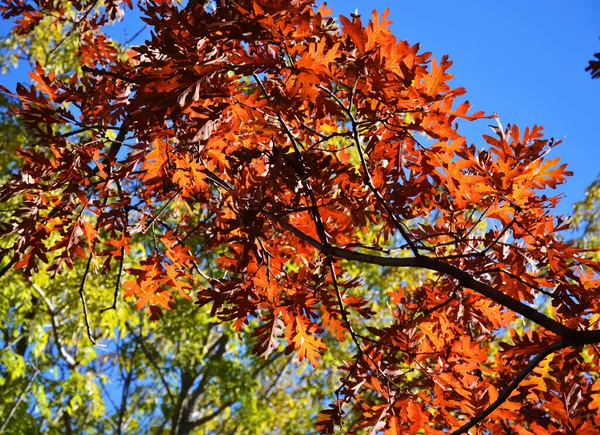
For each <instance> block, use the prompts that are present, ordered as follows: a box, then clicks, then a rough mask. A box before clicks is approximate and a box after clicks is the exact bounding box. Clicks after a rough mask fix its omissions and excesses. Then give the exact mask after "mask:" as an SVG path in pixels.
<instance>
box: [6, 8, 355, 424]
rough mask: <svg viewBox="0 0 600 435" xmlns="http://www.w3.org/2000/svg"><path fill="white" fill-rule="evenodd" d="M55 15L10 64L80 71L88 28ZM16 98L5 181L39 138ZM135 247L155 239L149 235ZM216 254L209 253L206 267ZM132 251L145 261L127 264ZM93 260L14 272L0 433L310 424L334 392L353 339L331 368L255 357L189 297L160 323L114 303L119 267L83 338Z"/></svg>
mask: <svg viewBox="0 0 600 435" xmlns="http://www.w3.org/2000/svg"><path fill="white" fill-rule="evenodd" d="M51 21H52V19H51V17H49V16H46V17H45V18H44V20H43V21H42V22H41V23H40V25H39V26H37V27H35V28H34V30H33V31H32V32H31V33H28V34H25V35H23V34H16V33H12V34H10V35H9V36H8V37H7V38H5V39H2V40H0V46H1V47H3V48H4V49H3V51H2V56H0V65H1V66H2V67H6V69H8V68H9V64H10V63H13V61H15V60H20V61H26V62H27V63H28V64H30V65H34V66H35V64H36V62H39V63H40V64H43V65H44V68H46V69H47V70H50V71H53V72H55V73H56V74H57V76H60V77H68V75H69V71H76V70H77V69H79V70H80V68H81V66H80V65H79V63H78V62H79V56H78V55H77V44H76V42H77V40H78V35H75V34H72V33H69V28H68V27H67V26H57V27H53V26H52V25H51ZM48 29H50V30H51V31H48ZM61 41H62V42H61ZM115 44H116V43H115ZM117 48H118V50H119V52H125V49H124V47H122V46H117ZM11 103H12V104H14V103H15V101H14V100H13V99H11V100H10V101H9V100H8V99H6V98H4V97H3V96H2V100H1V101H0V107H1V108H2V109H0V114H1V115H0V123H1V126H0V131H1V132H2V136H1V137H0V141H1V146H0V168H1V169H0V179H1V180H2V182H5V181H7V178H8V177H9V175H10V173H11V172H14V170H15V168H16V167H18V165H19V160H18V157H17V156H16V155H15V152H14V151H15V146H17V147H20V148H23V147H26V146H27V145H28V144H29V143H31V142H33V141H35V140H36V138H35V136H32V135H29V134H28V130H27V128H24V126H23V125H21V124H20V123H19V122H18V120H17V119H16V118H15V117H13V116H11V114H10V113H9V112H8V111H7V108H8V107H9V105H10V104H11ZM18 205H19V200H18V198H12V199H11V200H10V201H7V202H4V203H3V207H2V210H1V211H0V213H2V218H1V219H0V221H2V222H8V220H9V219H10V216H11V213H12V211H13V210H15V209H16V208H18ZM166 222H167V223H171V222H169V221H168V220H166ZM145 237H146V238H147V239H149V240H152V235H151V234H147V235H146V236H145ZM197 242H198V243H199V242H200V239H197ZM131 249H132V250H133V251H138V252H139V251H141V250H143V249H144V248H143V245H142V244H140V243H138V244H132V245H131ZM213 257H214V255H213V256H212V257H211V256H210V254H209V253H206V254H204V255H203V256H202V258H203V261H204V263H206V267H204V266H203V267H202V268H203V269H204V270H205V272H207V273H210V272H209V269H208V267H209V266H210V264H211V263H212V261H211V259H214V258H213ZM130 260H131V261H137V260H139V258H138V259H137V260H136V259H135V258H134V257H131V258H130V259H128V260H127V262H126V263H125V266H127V265H128V264H129V263H128V262H129V261H130ZM2 265H4V263H3V264H2ZM85 266H86V264H85V261H82V260H80V261H75V263H74V269H73V270H70V271H66V272H65V273H63V274H62V275H61V276H60V279H53V278H52V276H51V274H46V273H42V274H37V275H36V276H35V278H34V279H33V281H32V282H26V281H24V280H23V279H22V277H21V275H22V274H21V273H20V271H19V270H14V271H10V272H7V273H8V275H7V276H6V279H5V280H4V282H3V285H2V287H0V313H1V314H2V320H1V321H0V331H1V334H0V385H1V388H2V394H1V395H0V433H14V434H22V433H45V434H51V433H60V434H63V433H122V434H126V433H130V434H138V433H173V434H187V433H265V432H268V431H270V430H280V431H285V432H286V433H298V434H305V433H308V432H310V430H311V429H312V426H313V425H314V422H315V421H316V415H317V414H318V411H319V409H320V407H321V406H322V403H323V402H324V400H325V398H326V392H327V391H329V390H331V389H332V388H335V385H336V384H335V383H336V379H337V376H339V374H338V372H337V371H336V370H335V365H336V364H335V361H336V360H340V359H343V358H345V357H347V355H346V352H347V346H341V347H340V348H339V349H338V351H337V352H335V353H332V354H331V355H329V356H328V357H327V359H328V361H327V364H329V365H331V366H332V369H331V370H329V371H326V372H314V371H310V370H307V368H306V367H303V366H298V365H296V364H295V363H294V362H293V360H292V359H291V357H290V356H286V355H283V353H282V349H277V350H275V352H274V353H273V354H272V355H271V357H270V358H269V359H267V360H264V359H262V358H260V357H255V356H253V355H251V353H250V348H249V347H248V345H247V344H246V343H245V342H244V341H243V340H242V337H245V338H246V340H250V339H251V338H250V336H249V334H248V332H247V331H243V333H242V334H237V333H235V332H234V331H232V330H231V328H229V327H222V326H219V325H218V323H217V322H216V321H215V320H216V319H214V318H211V316H210V315H209V314H208V313H207V312H206V310H205V309H202V310H199V309H197V307H194V305H193V304H192V303H191V302H189V301H180V303H178V304H177V306H176V307H175V309H174V310H172V311H170V312H169V315H167V316H165V317H164V318H163V319H162V320H161V322H152V321H149V319H148V318H147V316H145V315H143V313H141V312H139V311H138V310H136V308H135V306H134V305H133V304H131V303H128V302H127V303H125V304H119V306H118V310H108V311H107V310H105V308H106V307H109V306H112V304H113V303H115V302H114V301H113V290H114V286H115V282H118V280H119V278H118V275H119V273H118V271H114V272H113V273H111V274H105V275H97V276H90V277H89V279H88V280H87V282H86V288H87V289H88V295H87V300H86V305H87V308H88V309H89V314H90V319H91V321H92V322H94V325H98V326H100V328H99V329H96V331H100V333H99V335H100V340H99V342H100V343H99V346H94V345H93V344H92V343H91V342H89V341H88V340H86V339H85V338H84V337H85V334H86V332H85V331H86V326H85V323H84V317H83V313H82V307H81V305H79V303H78V302H79V295H78V292H77V291H73V289H77V288H78V287H79V285H80V279H81V271H82V270H84V269H85ZM215 273H217V272H215ZM205 284H206V283H205ZM290 397H293V398H294V400H293V401H292V400H290ZM299 415H302V416H304V417H303V418H299ZM306 415H313V418H312V419H309V418H306V417H305V416H306Z"/></svg>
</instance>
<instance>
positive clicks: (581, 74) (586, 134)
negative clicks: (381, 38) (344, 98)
mask: <svg viewBox="0 0 600 435" xmlns="http://www.w3.org/2000/svg"><path fill="white" fill-rule="evenodd" d="M328 4H329V5H331V6H332V7H333V10H334V14H336V15H338V14H343V15H349V14H350V13H352V12H354V10H355V9H356V8H358V11H359V13H360V14H361V15H362V17H363V22H364V21H365V19H366V18H368V17H370V15H371V10H372V9H378V10H380V11H381V10H384V9H385V8H389V9H390V15H389V18H390V19H391V20H392V21H393V22H394V24H393V25H392V30H393V32H394V34H395V35H396V37H397V38H399V39H406V40H408V41H409V42H410V43H417V42H420V43H421V49H422V50H423V51H431V52H433V54H434V55H435V56H436V57H439V56H442V55H443V54H449V55H450V59H452V60H453V61H454V65H453V67H452V69H451V72H452V73H453V74H454V75H455V78H454V80H453V81H452V82H451V83H452V84H453V85H454V86H463V87H465V88H466V89H467V91H468V92H467V98H468V99H469V100H470V101H471V103H473V104H474V106H475V109H476V110H483V111H485V112H486V113H491V112H493V111H495V112H497V113H498V114H499V116H500V120H501V121H502V123H503V124H504V125H506V123H507V122H510V123H512V124H517V125H519V126H520V127H526V126H531V125H533V124H538V125H543V126H544V127H545V132H546V134H547V135H548V136H554V137H556V138H561V137H563V136H566V138H565V141H564V143H563V144H562V145H560V146H559V147H558V148H556V149H555V150H554V151H552V153H551V155H550V156H551V157H554V156H560V157H562V159H563V160H564V161H565V162H566V163H568V165H569V169H570V170H571V171H573V172H574V173H575V175H574V177H572V178H571V179H570V180H569V182H568V183H567V185H566V186H564V187H563V189H562V190H564V192H565V193H566V195H567V197H566V199H565V200H564V201H563V204H562V206H561V207H560V209H559V211H560V212H561V213H568V212H569V211H570V208H571V204H572V203H573V202H575V201H577V200H579V199H582V198H583V196H584V190H585V188H586V186H587V185H589V184H590V183H591V182H592V181H593V180H594V179H595V177H596V176H597V175H598V173H599V172H600V133H599V132H598V128H599V127H600V110H599V105H600V80H592V79H591V78H590V75H589V73H587V72H585V71H584V69H585V67H586V66H587V63H588V61H589V60H590V59H591V58H592V55H593V53H597V52H600V2H597V1H592V0H588V1H573V2H566V1H556V0H551V1H544V2H542V1H531V0H530V1H516V0H509V1H503V2H488V1H467V0H453V1H449V2H445V1H420V2H417V1H412V2H402V1H396V2H393V1H389V0H388V1H385V0H371V1H369V2H368V3H366V2H364V1H356V0H345V1H341V0H335V1H331V2H328ZM488 124H490V121H489V120H484V121H479V122H477V123H476V125H472V126H471V125H469V126H467V125H463V126H462V127H461V128H464V130H463V132H464V134H466V135H467V139H468V141H469V142H474V143H476V144H479V143H481V141H480V139H479V137H480V134H481V133H489V129H488V127H487V126H488ZM465 127H468V128H465Z"/></svg>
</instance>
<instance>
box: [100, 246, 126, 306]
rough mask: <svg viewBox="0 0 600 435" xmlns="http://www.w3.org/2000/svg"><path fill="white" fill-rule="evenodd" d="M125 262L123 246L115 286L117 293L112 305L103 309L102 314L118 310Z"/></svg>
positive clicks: (114, 295)
mask: <svg viewBox="0 0 600 435" xmlns="http://www.w3.org/2000/svg"><path fill="white" fill-rule="evenodd" d="M124 261H125V247H124V246H121V257H120V258H119V272H118V274H117V283H116V284H115V291H114V293H113V301H112V304H111V305H110V306H108V307H106V308H102V309H101V310H100V312H101V313H104V312H105V311H108V310H116V309H117V300H118V299H119V289H120V288H121V274H122V273H123V263H124Z"/></svg>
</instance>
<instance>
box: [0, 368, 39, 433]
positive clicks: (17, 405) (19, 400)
mask: <svg viewBox="0 0 600 435" xmlns="http://www.w3.org/2000/svg"><path fill="white" fill-rule="evenodd" d="M34 370H35V372H34V373H33V375H32V376H31V378H30V379H29V382H27V386H25V389H24V390H23V391H21V394H19V397H18V398H17V400H16V401H15V403H14V405H13V406H12V408H10V411H9V412H8V415H7V416H6V418H5V419H4V421H3V422H2V426H0V434H1V433H2V432H4V430H5V429H6V428H7V426H8V423H9V422H10V420H11V419H12V418H13V415H14V414H15V411H16V410H17V408H18V407H19V405H20V404H21V402H22V401H23V399H24V398H25V395H26V394H27V392H28V391H29V389H30V388H31V386H32V385H33V383H34V381H35V379H36V378H37V376H38V375H39V374H40V372H39V371H38V369H37V368H34Z"/></svg>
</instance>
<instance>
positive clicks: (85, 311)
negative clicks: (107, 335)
mask: <svg viewBox="0 0 600 435" xmlns="http://www.w3.org/2000/svg"><path fill="white" fill-rule="evenodd" d="M92 256H93V252H90V255H89V257H88V261H87V264H86V265H85V271H84V272H83V278H82V279H81V285H80V286H79V297H80V298H81V305H82V306H83V318H84V320H85V328H86V331H87V336H88V338H89V339H90V341H91V342H92V344H94V345H95V344H96V339H95V338H94V335H93V333H92V327H91V325H90V318H89V315H88V309H87V302H86V300H85V294H84V287H85V281H86V280H87V276H88V274H89V272H90V265H91V264H92Z"/></svg>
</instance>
